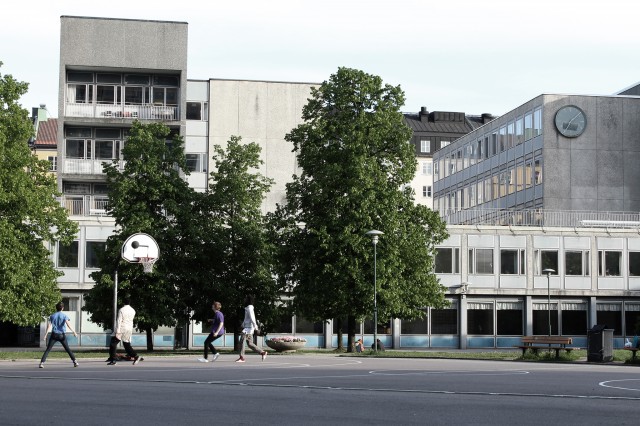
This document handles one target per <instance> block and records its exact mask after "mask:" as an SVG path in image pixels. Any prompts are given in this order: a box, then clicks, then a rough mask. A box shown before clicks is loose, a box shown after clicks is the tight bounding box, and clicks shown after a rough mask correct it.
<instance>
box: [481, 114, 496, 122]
mask: <svg viewBox="0 0 640 426" xmlns="http://www.w3.org/2000/svg"><path fill="white" fill-rule="evenodd" d="M480 118H482V124H487V123H488V122H490V121H491V120H493V119H495V117H494V116H493V114H490V113H488V112H483V113H482V115H481V116H480Z"/></svg>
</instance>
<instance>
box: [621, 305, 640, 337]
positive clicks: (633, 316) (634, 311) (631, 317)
mask: <svg viewBox="0 0 640 426" xmlns="http://www.w3.org/2000/svg"><path fill="white" fill-rule="evenodd" d="M624 326H625V336H638V335H640V304H638V303H625V305H624Z"/></svg>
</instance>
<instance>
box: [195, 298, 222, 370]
mask: <svg viewBox="0 0 640 426" xmlns="http://www.w3.org/2000/svg"><path fill="white" fill-rule="evenodd" d="M211 309H213V312H214V315H215V317H214V318H210V319H209V320H208V322H210V323H211V333H209V336H208V337H207V339H206V340H205V341H204V358H200V359H199V361H200V362H209V350H211V353H212V354H213V357H212V358H213V361H215V360H217V359H218V357H219V356H220V353H219V352H218V350H217V349H216V348H215V347H214V346H213V342H214V341H215V340H216V339H218V338H220V337H222V336H224V315H223V314H222V312H221V311H220V309H222V304H221V303H220V302H213V305H212V306H211Z"/></svg>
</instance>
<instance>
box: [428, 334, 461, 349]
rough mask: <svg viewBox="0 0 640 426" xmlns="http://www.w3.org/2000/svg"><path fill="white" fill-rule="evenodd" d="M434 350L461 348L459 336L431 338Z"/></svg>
mask: <svg viewBox="0 0 640 426" xmlns="http://www.w3.org/2000/svg"><path fill="white" fill-rule="evenodd" d="M431 347H432V348H459V347H460V339H459V338H458V336H431Z"/></svg>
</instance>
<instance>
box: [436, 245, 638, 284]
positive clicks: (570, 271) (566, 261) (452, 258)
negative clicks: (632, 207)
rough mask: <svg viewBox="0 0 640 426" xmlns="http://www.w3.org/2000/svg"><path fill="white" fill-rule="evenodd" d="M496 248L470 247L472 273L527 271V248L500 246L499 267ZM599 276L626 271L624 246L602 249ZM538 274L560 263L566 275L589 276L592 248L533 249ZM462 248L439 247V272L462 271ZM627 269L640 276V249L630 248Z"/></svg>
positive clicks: (608, 275)
mask: <svg viewBox="0 0 640 426" xmlns="http://www.w3.org/2000/svg"><path fill="white" fill-rule="evenodd" d="M494 251H495V250H494V249H492V248H471V249H469V252H468V253H469V256H468V268H469V273H470V274H485V275H493V274H495V273H496V272H498V273H499V274H501V275H526V274H527V264H526V250H525V249H517V248H508V249H500V250H498V257H497V260H498V262H499V265H498V267H497V268H496V267H495V266H494V262H495V260H496V258H495V257H494ZM597 256H598V276H600V277H620V276H622V275H623V265H624V264H625V262H624V252H623V251H622V250H598V252H597ZM533 258H534V260H533V261H534V265H533V266H534V270H533V273H534V275H542V271H544V270H545V269H553V270H554V271H556V272H554V273H553V274H552V275H558V274H559V271H560V267H563V268H564V275H565V276H589V275H590V271H589V265H590V261H591V258H590V250H564V251H562V252H561V251H560V250H540V249H536V250H534V253H533ZM460 263H461V258H460V249H459V248H457V247H456V248H452V247H438V248H436V258H435V272H436V273H437V274H459V273H460ZM626 264H627V265H628V268H627V272H628V275H629V276H630V277H639V276H640V252H638V251H629V252H628V261H627V262H626Z"/></svg>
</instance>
